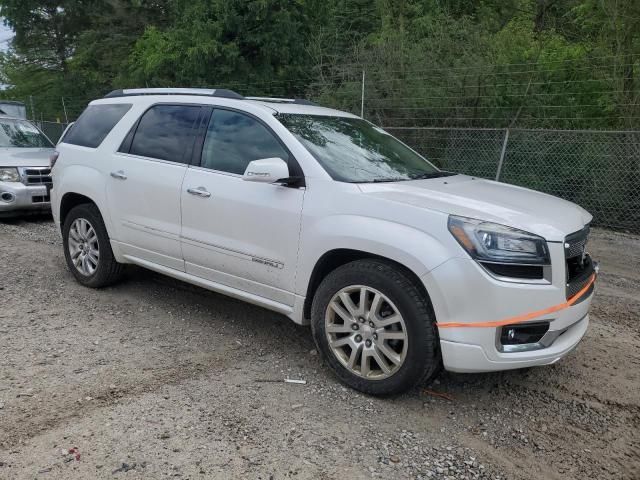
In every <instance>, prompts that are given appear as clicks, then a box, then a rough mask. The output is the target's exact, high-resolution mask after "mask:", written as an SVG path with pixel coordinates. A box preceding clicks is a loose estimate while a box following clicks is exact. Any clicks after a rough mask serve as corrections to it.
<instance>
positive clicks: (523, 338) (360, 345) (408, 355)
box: [51, 89, 597, 395]
mask: <svg viewBox="0 0 640 480" xmlns="http://www.w3.org/2000/svg"><path fill="white" fill-rule="evenodd" d="M51 162H52V166H53V168H52V174H53V190H52V194H51V200H52V208H53V213H54V217H55V220H56V222H57V223H58V224H59V225H60V227H61V230H62V236H63V245H64V253H65V257H66V261H67V263H68V265H69V269H70V270H71V272H73V275H74V276H75V277H76V279H77V280H78V281H79V282H80V283H81V284H83V285H86V286H88V287H94V288H99V287H104V286H106V285H109V284H112V283H113V282H115V281H116V280H118V279H119V278H120V276H121V273H122V271H123V266H124V265H125V264H135V265H139V266H142V267H145V268H148V269H150V270H154V271H156V272H160V273H163V274H166V275H169V276H171V277H174V278H177V279H180V280H184V281H186V282H189V283H192V284H195V285H199V286H201V287H204V288H207V289H210V290H213V291H216V292H219V293H223V294H225V295H229V296H232V297H235V298H238V299H242V300H245V301H248V302H251V303H253V304H256V305H261V306H263V307H265V308H268V309H271V310H274V311H276V312H280V313H281V314H284V315H286V316H288V317H289V318H291V319H292V320H293V321H294V322H296V323H300V324H310V325H311V331H312V334H313V337H314V339H315V342H316V344H317V347H318V349H319V351H320V352H321V353H322V355H323V356H324V358H325V359H326V361H327V363H328V364H329V365H330V367H331V368H332V369H333V371H334V372H335V373H336V375H337V376H338V377H339V378H340V379H341V380H342V381H343V382H345V383H346V384H348V385H350V386H351V387H353V388H356V389H358V390H361V391H363V392H366V393H370V394H378V395H383V394H393V393H397V392H401V391H403V390H406V389H408V388H410V387H412V386H414V385H416V384H417V383H419V382H421V381H424V380H425V379H427V378H428V377H430V376H432V375H434V374H435V373H436V372H437V370H438V368H439V367H440V366H441V365H442V366H444V368H445V369H447V370H452V371H456V372H485V371H493V370H504V369H513V368H521V367H530V366H535V365H546V364H552V363H554V362H557V361H558V360H560V359H561V358H562V357H563V356H565V355H566V354H567V353H569V352H570V351H571V350H572V349H573V348H574V347H575V346H576V345H577V344H578V342H579V341H580V339H581V338H582V336H583V335H584V334H585V331H586V330H587V326H588V323H589V316H588V311H589V305H590V303H591V299H592V296H593V291H594V282H595V277H596V271H597V266H596V264H595V262H593V261H592V260H591V258H590V257H589V255H588V254H587V253H586V250H585V247H586V244H587V239H588V235H589V223H590V221H591V215H589V213H587V212H586V211H585V210H583V209H582V208H580V207H578V206H577V205H574V204H572V203H570V202H567V201H564V200H561V199H558V198H555V197H552V196H549V195H545V194H542V193H538V192H534V191H531V190H527V189H525V188H520V187H515V186H511V185H505V184H501V183H496V182H492V181H488V180H482V179H477V178H472V177H468V176H464V175H456V174H454V173H450V172H445V171H441V170H439V169H438V168H436V167H435V166H433V165H432V164H431V163H429V162H428V161H427V160H426V159H424V158H423V157H422V156H420V155H419V154H418V153H416V152H415V151H413V150H412V149H410V148H409V147H407V146H406V145H405V144H403V143H402V142H400V141H399V140H397V139H395V138H394V137H393V136H391V135H389V134H388V133H387V132H385V131H384V130H382V129H381V128H378V127H376V126H375V125H373V124H371V123H369V122H368V121H366V120H363V119H362V118H359V117H357V116H355V115H351V114H349V113H345V112H341V111H337V110H332V109H329V108H323V107H320V106H317V105H315V104H313V103H311V102H309V101H305V100H289V99H272V98H256V97H242V96H240V95H238V94H237V93H235V92H232V91H229V90H222V89H216V90H205V89H139V90H117V91H114V92H112V93H110V94H108V95H107V96H106V97H105V98H103V99H100V100H96V101H93V102H91V104H90V105H89V106H88V107H87V109H86V110H85V111H84V113H83V114H82V115H81V116H80V118H79V119H78V121H77V122H76V123H75V124H74V125H73V127H72V128H71V129H70V130H69V131H68V132H67V133H66V134H65V136H64V138H63V139H62V141H61V143H60V144H59V145H58V147H57V152H56V153H55V154H54V155H53V156H52V159H51Z"/></svg>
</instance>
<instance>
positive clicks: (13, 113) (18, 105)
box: [0, 100, 27, 120]
mask: <svg viewBox="0 0 640 480" xmlns="http://www.w3.org/2000/svg"><path fill="white" fill-rule="evenodd" d="M0 115H4V116H6V117H12V118H20V119H22V120H26V119H27V107H26V106H25V104H24V103H22V102H14V101H12V100H0Z"/></svg>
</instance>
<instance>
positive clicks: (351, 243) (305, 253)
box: [295, 215, 452, 296]
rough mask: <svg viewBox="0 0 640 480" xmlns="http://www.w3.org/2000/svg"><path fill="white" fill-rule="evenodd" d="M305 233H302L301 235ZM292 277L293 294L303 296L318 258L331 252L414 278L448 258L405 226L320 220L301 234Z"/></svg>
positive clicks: (345, 218)
mask: <svg viewBox="0 0 640 480" xmlns="http://www.w3.org/2000/svg"><path fill="white" fill-rule="evenodd" d="M304 231H305V229H303V232H304ZM303 237H304V238H303V239H302V242H301V243H302V244H301V250H300V255H299V267H298V271H297V275H296V287H295V288H296V294H298V295H300V296H305V295H306V293H307V286H308V284H309V281H310V279H311V274H312V272H313V269H314V267H315V265H316V263H317V262H318V260H320V258H321V257H322V256H323V255H324V254H325V253H327V252H329V251H331V250H335V249H351V250H359V251H362V252H366V253H370V254H373V255H377V256H380V257H384V258H388V259H390V260H393V261H395V262H398V263H400V264H401V265H404V266H405V267H407V268H408V269H409V270H411V271H412V272H413V273H414V274H415V275H416V276H417V277H418V278H421V277H422V276H424V275H425V274H427V273H428V272H430V271H431V270H432V269H434V268H435V267H437V266H438V265H440V264H442V263H443V262H445V261H447V260H448V259H449V258H451V256H452V253H451V252H452V250H451V248H448V249H447V248H446V247H445V245H443V244H442V243H441V242H440V241H439V240H438V239H437V238H436V237H434V236H432V235H430V234H428V233H426V232H423V231H421V230H418V229H416V228H414V227H410V226H408V225H403V224H400V223H395V222H392V221H388V220H382V219H377V218H373V217H362V216H359V215H333V216H330V217H324V218H321V219H320V220H318V221H317V222H316V223H314V224H313V227H312V228H311V229H310V230H309V231H306V233H303Z"/></svg>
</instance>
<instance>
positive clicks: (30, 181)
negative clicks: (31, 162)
mask: <svg viewBox="0 0 640 480" xmlns="http://www.w3.org/2000/svg"><path fill="white" fill-rule="evenodd" d="M24 177H25V184H26V185H47V186H49V187H51V185H52V181H51V169H50V168H49V167H31V168H25V169H24Z"/></svg>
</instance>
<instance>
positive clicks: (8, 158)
mask: <svg viewBox="0 0 640 480" xmlns="http://www.w3.org/2000/svg"><path fill="white" fill-rule="evenodd" d="M53 152H54V149H53V148H0V167H48V166H49V156H50V155H51V154H52V153H53Z"/></svg>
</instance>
